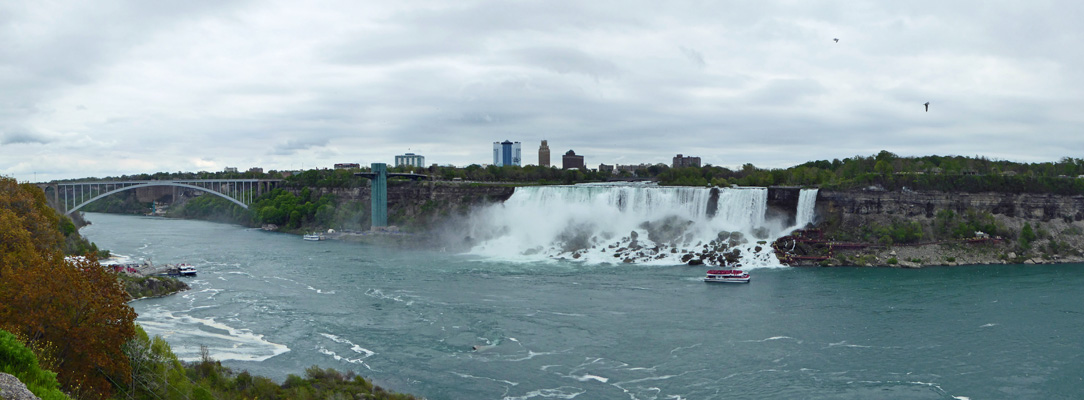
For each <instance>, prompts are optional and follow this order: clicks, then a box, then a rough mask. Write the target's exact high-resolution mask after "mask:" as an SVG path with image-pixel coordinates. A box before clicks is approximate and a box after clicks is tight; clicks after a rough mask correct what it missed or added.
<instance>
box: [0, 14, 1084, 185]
mask: <svg viewBox="0 0 1084 400" xmlns="http://www.w3.org/2000/svg"><path fill="white" fill-rule="evenodd" d="M45 7H46V6H45V5H42V4H39V3H33V2H32V3H25V4H24V3H19V4H15V3H11V4H8V3H4V4H0V43H4V46H0V131H2V132H3V133H2V134H0V135H2V136H0V143H3V144H4V146H2V147H0V174H4V175H9V176H16V177H19V178H20V179H30V178H29V177H27V174H28V173H32V172H34V171H37V172H39V174H38V178H39V179H42V178H43V177H44V179H54V178H76V177H80V176H85V175H95V176H105V175H120V174H132V173H139V172H154V171H159V170H168V171H175V170H217V169H220V168H221V167H224V166H226V165H230V166H261V167H264V168H266V169H290V168H299V167H300V166H301V165H302V164H303V165H305V166H307V167H312V166H330V165H331V164H333V163H335V162H360V163H369V162H391V161H392V157H393V156H394V155H395V154H401V153H403V152H405V151H408V149H410V151H414V152H418V153H421V154H424V155H425V156H426V158H427V160H428V161H430V162H434V163H439V164H456V165H466V164H470V163H487V162H489V152H490V145H491V143H492V142H493V141H496V140H503V139H511V140H518V141H521V142H523V143H524V147H525V151H528V154H532V152H533V148H532V146H537V144H538V142H539V141H540V140H542V139H547V140H548V141H549V144H550V146H551V147H552V148H554V149H555V151H557V150H556V149H559V150H560V151H562V152H563V151H567V150H568V149H574V150H575V151H576V152H577V153H578V154H584V155H586V156H587V157H588V159H587V161H588V163H590V164H592V165H597V164H598V163H600V162H606V163H614V162H621V163H640V162H668V161H669V159H670V157H672V156H673V154H676V153H682V154H689V155H696V156H700V157H701V158H702V159H703V160H704V161H705V162H708V163H711V164H715V165H725V166H739V165H741V164H744V163H747V162H751V163H754V164H757V165H758V166H763V167H786V166H790V165H794V164H798V163H802V162H804V161H807V160H810V159H822V158H827V159H831V158H843V157H849V156H854V155H868V154H874V153H876V152H877V151H880V150H881V149H887V150H890V151H893V152H896V153H897V154H901V155H919V154H930V153H937V154H965V155H976V154H980V155H987V156H989V157H1002V158H1010V159H1014V160H1020V161H1041V160H1056V159H1058V158H1060V157H1062V156H1066V155H1070V156H1079V155H1074V154H1070V153H1071V152H1072V151H1073V150H1072V149H1079V148H1084V137H1080V136H1079V135H1077V131H1078V128H1077V127H1078V126H1079V125H1080V123H1082V122H1084V121H1082V119H1084V117H1080V116H1079V112H1078V111H1077V110H1079V109H1080V108H1081V107H1084V89H1081V88H1084V85H1082V84H1084V72H1082V70H1081V69H1080V68H1077V66H1078V65H1080V63H1081V55H1080V54H1079V52H1074V51H1071V50H1072V49H1074V48H1075V46H1077V44H1078V43H1077V42H1078V41H1079V38H1080V37H1081V35H1082V33H1084V32H1082V31H1084V28H1081V27H1080V26H1079V24H1078V20H1079V18H1078V17H1079V15H1081V11H1082V10H1084V5H1079V4H1077V3H1076V2H1068V1H1050V2H1041V3H1036V4H1020V5H1016V4H994V5H991V4H987V3H978V2H959V3H937V2H924V1H914V2H896V3H858V4H849V3H848V4H842V3H840V4H823V3H818V4H813V3H808V4H806V3H794V2H776V1H764V2H757V3H754V4H742V5H734V4H722V3H719V4H716V3H702V2H688V3H686V2H669V3H658V2H654V3H652V2H635V3H623V4H621V7H616V6H615V5H613V4H606V3H602V2H575V1H564V0H561V1H522V2H505V1H471V0H468V1H463V2H456V3H427V2H424V1H406V2H395V3H379V2H376V3H357V2H348V1H337V0H327V1H325V2H321V3H319V4H310V3H305V4H299V3H294V2H285V1H282V2H271V3H268V2H260V3H254V2H253V3H250V2H245V1H237V2H219V1H203V2H184V3H178V4H158V3H148V2H135V1H127V2H126V1H122V2H115V3H109V4H94V5H84V4H83V3H79V2H74V1H61V2H58V3H55V4H52V5H51V6H48V8H45ZM833 37H839V38H840V39H841V40H840V42H839V43H834V42H832V41H831V39H832V38H833ZM675 47H677V49H676V51H675ZM709 61H710V62H709ZM926 101H930V102H931V108H930V112H929V113H926V112H924V111H923V110H922V106H921V105H922V103H924V102H926ZM15 128H18V129H15ZM1051 143H1056V144H1057V145H1051ZM27 144H34V145H32V146H28V145H27ZM80 154H95V155H102V154H108V155H109V157H100V156H96V157H81V156H79V155H80ZM43 160H49V161H48V162H46V161H43ZM527 160H528V161H532V158H531V157H527ZM44 164H48V166H47V167H46V166H43V165H44ZM45 170H49V172H47V173H46V172H43V171H45Z"/></svg>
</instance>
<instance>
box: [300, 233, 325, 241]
mask: <svg viewBox="0 0 1084 400" xmlns="http://www.w3.org/2000/svg"><path fill="white" fill-rule="evenodd" d="M302 239H305V240H324V234H322V233H316V232H313V233H307V234H305V236H302Z"/></svg>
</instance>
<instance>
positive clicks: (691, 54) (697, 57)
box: [678, 46, 708, 68]
mask: <svg viewBox="0 0 1084 400" xmlns="http://www.w3.org/2000/svg"><path fill="white" fill-rule="evenodd" d="M678 48H679V49H681V53H682V54H684V55H685V58H688V59H689V61H692V62H693V64H696V66H697V67H700V68H704V67H707V66H708V63H707V62H706V61H704V55H703V54H700V52H699V51H696V50H693V49H690V48H688V47H685V46H679V47H678Z"/></svg>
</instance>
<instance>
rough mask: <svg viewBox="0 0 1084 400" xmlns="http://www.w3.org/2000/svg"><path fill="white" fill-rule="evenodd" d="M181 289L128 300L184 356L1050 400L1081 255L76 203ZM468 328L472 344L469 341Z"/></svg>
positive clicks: (393, 378) (437, 385)
mask: <svg viewBox="0 0 1084 400" xmlns="http://www.w3.org/2000/svg"><path fill="white" fill-rule="evenodd" d="M87 218H88V219H89V220H90V221H91V222H92V223H93V224H92V225H90V226H88V227H85V228H83V233H84V234H85V235H86V236H87V237H88V238H89V239H90V240H93V241H94V242H96V243H98V245H99V246H101V247H103V248H107V249H110V250H112V251H113V252H114V253H116V254H121V255H124V256H127V257H129V258H130V259H132V260H136V261H138V260H140V259H148V258H149V259H151V260H153V262H155V263H180V262H188V263H192V264H193V265H195V266H196V267H197V268H198V269H199V276H198V277H196V278H193V279H191V280H189V283H190V284H191V285H192V287H193V289H192V290H191V291H188V292H184V293H181V294H178V295H174V296H170V297H166V298H158V299H148V300H140V301H137V302H135V303H133V306H134V307H135V308H136V311H137V312H138V313H139V319H138V322H139V323H140V324H142V325H143V326H144V327H145V328H146V329H147V330H148V331H149V332H150V333H152V334H159V335H162V336H164V337H166V339H167V340H169V342H170V343H171V345H172V346H173V348H174V350H175V351H176V352H177V353H178V354H179V355H180V356H181V357H183V358H187V359H196V358H197V357H198V354H199V346H200V345H206V346H208V347H209V349H210V352H211V355H212V356H213V357H215V358H217V359H220V360H223V361H224V363H225V364H226V365H229V366H231V367H234V368H238V369H247V370H249V371H251V372H253V373H255V374H263V375H268V376H271V377H273V378H276V379H282V378H284V377H285V376H286V374H289V373H294V374H301V373H303V371H304V368H306V367H308V366H311V365H314V364H315V365H320V366H322V367H334V368H336V369H340V370H354V371H357V372H358V373H360V374H362V375H364V376H366V377H370V378H372V379H374V380H375V381H376V382H377V383H378V384H380V385H382V386H385V387H388V388H390V389H392V390H395V391H401V392H407V393H413V394H416V395H420V396H425V397H427V398H429V399H528V398H536V399H538V398H573V397H575V398H578V399H724V398H725V399H734V398H737V399H742V398H913V399H953V398H956V399H964V398H971V399H987V398H1014V399H1029V398H1030V399H1057V398H1076V397H1079V395H1080V394H1081V393H1084V381H1082V380H1081V379H1082V375H1081V371H1082V370H1084V358H1082V357H1084V330H1082V329H1080V327H1081V326H1084V311H1082V309H1081V307H1080V296H1079V293H1080V288H1081V287H1084V266H1082V265H1044V266H1021V265H1001V266H981V267H948V268H925V269H921V270H903V269H887V268H802V269H799V268H757V269H753V270H752V271H751V273H752V274H753V276H754V279H753V282H752V283H751V284H749V285H741V286H720V285H708V284H705V283H703V282H701V281H700V278H701V277H702V275H703V273H704V270H705V268H698V267H688V266H676V265H625V264H585V263H578V262H566V261H518V262H516V261H495V260H493V259H490V258H483V257H481V256H470V255H457V254H448V253H439V252H432V253H430V252H419V251H410V252H405V251H398V250H393V249H385V248H378V247H371V246H366V245H362V244H357V243H344V242H336V241H320V242H311V241H303V240H301V238H299V237H297V236H294V235H286V234H277V233H269V232H263V231H260V230H254V229H246V228H242V227H239V226H233V225H225V224H215V223H208V222H201V221H187V220H170V219H161V218H151V217H132V216H117V215H105V214H88V215H87ZM475 346H478V349H479V350H473V348H474V347H475Z"/></svg>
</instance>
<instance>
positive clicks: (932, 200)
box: [816, 190, 1084, 266]
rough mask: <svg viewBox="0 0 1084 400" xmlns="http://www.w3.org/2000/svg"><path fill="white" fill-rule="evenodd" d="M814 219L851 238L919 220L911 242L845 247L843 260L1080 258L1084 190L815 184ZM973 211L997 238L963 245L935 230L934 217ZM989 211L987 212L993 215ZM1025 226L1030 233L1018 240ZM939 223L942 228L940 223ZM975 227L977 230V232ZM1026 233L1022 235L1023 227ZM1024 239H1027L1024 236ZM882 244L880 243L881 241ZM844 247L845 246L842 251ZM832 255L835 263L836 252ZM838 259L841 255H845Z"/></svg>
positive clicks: (953, 261)
mask: <svg viewBox="0 0 1084 400" xmlns="http://www.w3.org/2000/svg"><path fill="white" fill-rule="evenodd" d="M816 209H817V227H818V228H821V229H822V230H823V231H824V233H825V234H826V235H827V236H829V237H832V236H836V237H845V238H853V237H854V236H853V233H854V232H858V231H862V230H867V231H868V230H869V227H871V226H889V225H892V224H899V223H901V222H906V223H917V224H918V227H920V228H921V231H922V239H921V240H918V241H917V242H918V243H917V244H923V243H925V245H915V244H902V245H901V244H895V245H891V244H890V245H888V246H884V247H874V248H868V249H864V250H856V251H852V252H850V254H849V256H850V258H849V261H851V262H852V263H853V262H854V261H856V260H859V261H864V262H865V263H869V264H873V265H893V264H895V263H889V260H895V262H898V263H900V264H899V265H904V266H918V265H943V264H962V263H971V264H976V263H977V264H981V263H1002V262H1021V263H1043V262H1080V261H1084V257H1081V255H1082V254H1084V252H1082V249H1084V196H1059V195H1052V194H1009V193H949V192H932V191H931V192H915V191H882V190H848V191H833V190H821V191H820V192H819V193H818V196H817V207H816ZM946 215H977V216H980V217H983V218H988V219H992V220H993V221H994V223H995V224H996V226H997V230H998V232H984V233H987V234H992V235H995V236H1000V237H1001V239H1002V240H1000V241H993V242H990V243H987V242H983V244H981V245H961V244H960V243H958V242H954V241H951V240H943V239H945V238H944V237H943V235H941V236H939V235H938V232H937V230H938V229H939V228H938V224H939V223H941V224H944V222H939V221H940V220H939V219H938V218H939V217H940V218H942V220H943V219H944V217H945V216H946ZM991 217H992V218H991ZM1025 226H1028V227H1029V229H1030V230H1031V231H1032V232H1034V233H1035V238H1034V239H1032V240H1030V241H1021V233H1022V232H1024V230H1025ZM941 229H944V228H941ZM976 235H979V234H978V233H976ZM1024 236H1025V237H1028V235H1024ZM1025 242H1026V243H1025ZM881 244H884V243H881ZM842 253H843V254H845V256H844V258H845V259H846V254H847V253H848V252H846V251H844V252H842ZM834 262H836V263H839V260H835V261H834ZM843 263H846V261H844V262H843Z"/></svg>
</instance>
